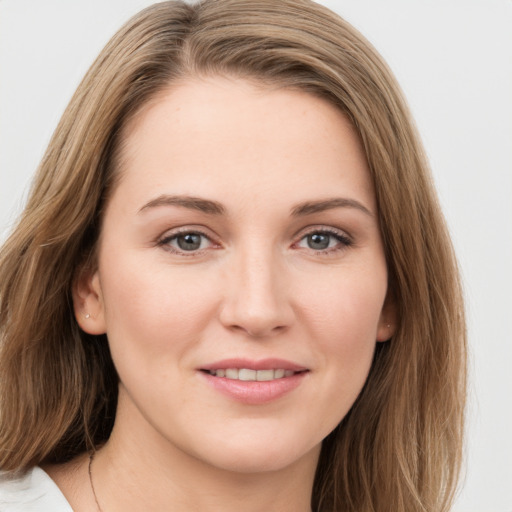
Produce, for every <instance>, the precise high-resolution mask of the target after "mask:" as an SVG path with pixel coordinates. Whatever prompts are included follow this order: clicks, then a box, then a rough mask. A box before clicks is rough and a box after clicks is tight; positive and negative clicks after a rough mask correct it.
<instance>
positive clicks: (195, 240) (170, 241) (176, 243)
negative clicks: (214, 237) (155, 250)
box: [159, 231, 213, 253]
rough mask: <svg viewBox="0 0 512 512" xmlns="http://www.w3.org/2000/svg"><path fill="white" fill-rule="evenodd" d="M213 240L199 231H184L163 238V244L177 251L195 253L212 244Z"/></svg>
mask: <svg viewBox="0 0 512 512" xmlns="http://www.w3.org/2000/svg"><path fill="white" fill-rule="evenodd" d="M212 244H213V243H212V241H211V240H210V238H208V237H207V236H206V235H205V234H203V233H199V232H197V231H183V232H181V233H176V234H173V235H170V236H166V237H165V238H163V239H162V240H161V241H160V242H159V245H162V246H164V247H166V248H168V249H170V250H171V251H172V252H176V253H183V252H188V253H194V252H198V251H201V250H203V249H207V248H208V247H210V246H212Z"/></svg>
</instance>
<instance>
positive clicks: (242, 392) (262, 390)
mask: <svg viewBox="0 0 512 512" xmlns="http://www.w3.org/2000/svg"><path fill="white" fill-rule="evenodd" d="M224 368H247V369H249V370H270V369H283V370H292V371H294V372H300V373H295V374H294V375H292V376H290V377H283V378H281V379H275V380H271V381H261V382H260V381H241V380H233V379H226V378H225V377H215V376H213V375H210V374H209V373H208V371H209V370H217V369H224ZM200 370H202V371H199V372H198V373H199V375H200V376H201V377H202V378H204V379H205V380H206V382H207V383H208V384H209V385H210V386H212V387H213V388H214V389H215V390H216V391H219V392H220V393H222V394H223V395H225V396H227V397H229V398H231V399H232V400H235V401H237V402H240V403H243V404H247V405H262V404H266V403H269V402H272V401H274V400H277V399H279V398H281V397H283V396H284V395H286V394H288V393H290V392H291V391H293V390H294V389H296V388H297V387H298V386H299V385H300V384H301V383H302V381H303V380H304V378H305V377H306V375H307V374H308V373H309V372H308V369H307V368H305V367H304V366H300V365H297V364H295V363H292V362H290V361H285V360H283V359H263V360H260V361H251V360H248V359H224V360H222V361H218V362H215V363H212V364H208V365H206V366H202V367H201V368H200Z"/></svg>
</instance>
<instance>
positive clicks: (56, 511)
mask: <svg viewBox="0 0 512 512" xmlns="http://www.w3.org/2000/svg"><path fill="white" fill-rule="evenodd" d="M36 511H37V512H73V510H72V509H71V507H70V505H69V503H68V502H67V501H66V498H64V496H63V494H62V493H61V492H60V490H59V488H58V487H57V485H56V484H55V482H54V481H53V480H52V479H51V478H50V477H49V476H48V474H47V473H45V472H44V471H43V470H42V469H41V468H39V467H35V468H32V469H31V470H29V471H27V472H26V473H24V474H22V475H14V476H13V475H12V474H8V473H0V512H36Z"/></svg>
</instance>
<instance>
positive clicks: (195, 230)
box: [156, 225, 220, 257]
mask: <svg viewBox="0 0 512 512" xmlns="http://www.w3.org/2000/svg"><path fill="white" fill-rule="evenodd" d="M207 231H209V230H206V229H205V228H202V227H200V226H194V225H192V226H180V227H177V228H173V229H168V230H167V231H165V232H164V233H163V234H162V235H160V236H159V237H158V238H157V240H156V245H158V246H161V247H162V248H164V249H165V250H167V251H169V252H170V253H172V254H177V255H180V256H186V257H193V256H199V255H202V254H204V252H205V251H207V250H210V249H217V248H219V247H220V243H219V242H218V240H216V237H214V236H212V235H211V234H210V233H209V232H207ZM186 234H195V235H200V236H203V237H205V238H206V239H207V240H208V241H209V242H210V243H211V246H210V247H206V248H204V249H198V250H197V251H185V250H180V249H178V248H176V247H173V246H172V245H170V243H169V242H170V241H171V240H173V239H175V238H177V237H178V236H180V235H186Z"/></svg>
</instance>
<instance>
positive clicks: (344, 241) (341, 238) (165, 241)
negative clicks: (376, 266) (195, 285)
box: [157, 228, 353, 257]
mask: <svg viewBox="0 0 512 512" xmlns="http://www.w3.org/2000/svg"><path fill="white" fill-rule="evenodd" d="M186 235H197V236H200V237H202V238H204V239H206V240H208V241H209V242H210V243H211V244H212V245H213V246H215V245H217V247H219V246H220V244H218V243H216V242H215V241H213V240H212V237H211V236H209V235H207V234H206V233H204V232H202V231H200V230H197V229H190V228H183V229H181V230H179V231H175V232H173V233H172V234H170V235H166V236H164V237H163V238H161V239H160V240H159V241H158V242H157V245H158V246H160V247H163V248H164V249H166V250H168V251H169V252H172V253H174V254H178V255H180V256H185V257H194V256H199V255H202V254H203V253H204V251H205V250H207V249H209V247H208V248H203V249H197V250H191V251H187V250H185V249H179V248H176V247H173V246H172V245H171V242H172V241H174V240H178V238H179V237H180V236H186ZM313 235H327V236H329V237H332V238H334V239H336V241H337V242H338V244H337V245H336V246H335V247H327V248H325V249H320V250H314V249H312V248H304V249H306V250H310V251H313V253H314V254H317V255H328V254H331V253H333V252H338V251H343V250H344V249H347V248H348V247H350V246H352V245H353V241H352V240H351V239H350V238H349V237H348V236H347V235H346V234H344V233H342V232H339V231H337V230H334V229H327V228H316V229H311V230H310V231H308V232H307V233H304V234H302V236H301V237H300V239H299V240H298V241H297V242H295V243H294V244H293V247H297V246H298V244H300V243H301V242H302V241H303V240H305V239H307V237H310V236H313ZM201 243H202V242H201ZM329 244H330V242H329ZM214 248H215V247H214Z"/></svg>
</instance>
